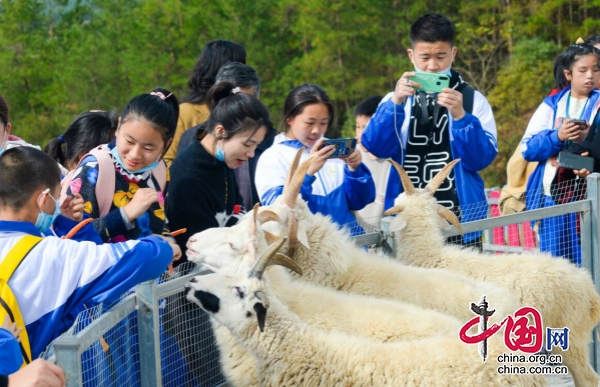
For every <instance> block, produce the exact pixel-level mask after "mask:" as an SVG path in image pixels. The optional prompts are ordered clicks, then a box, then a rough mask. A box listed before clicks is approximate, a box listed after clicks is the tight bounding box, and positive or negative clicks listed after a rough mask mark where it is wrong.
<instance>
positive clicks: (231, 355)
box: [211, 208, 462, 387]
mask: <svg viewBox="0 0 600 387" xmlns="http://www.w3.org/2000/svg"><path fill="white" fill-rule="evenodd" d="M254 214H256V208H255V210H254ZM255 222H256V219H255ZM257 232H258V233H260V232H261V230H260V228H254V230H250V233H251V234H254V233H257ZM263 239H264V238H259V240H263ZM253 251H255V248H250V249H249V251H248V252H247V253H246V254H252V253H253ZM279 259H280V260H279V263H280V264H285V265H286V266H287V267H288V268H291V269H292V270H294V271H296V272H300V271H301V270H300V269H299V268H297V267H296V266H295V265H294V264H293V262H292V263H289V262H286V260H285V259H283V258H279ZM249 260H250V261H252V262H255V261H256V258H254V257H250V259H249ZM215 262H217V261H216V260H215ZM221 262H222V261H221ZM212 269H213V271H215V272H217V273H224V274H227V273H226V271H224V270H223V269H222V268H220V267H214V266H213V267H212ZM266 274H268V276H266V280H267V281H268V284H269V286H270V287H271V288H272V289H274V291H275V292H276V293H277V295H278V298H279V299H280V301H282V302H283V304H284V305H285V306H286V307H287V308H289V309H290V310H291V311H292V312H293V313H294V314H296V315H298V317H299V318H300V319H301V320H302V321H304V322H306V323H308V324H311V325H313V326H318V327H320V328H322V329H325V330H334V329H337V330H340V331H343V332H347V333H352V334H356V335H360V336H365V337H371V338H372V339H374V340H377V341H379V342H383V343H385V342H388V341H397V340H401V339H405V340H407V339H419V338H423V337H429V336H432V335H446V336H452V337H456V335H457V332H459V330H460V327H461V325H462V323H461V322H460V321H459V320H457V319H456V318H453V317H450V316H447V315H445V314H442V313H439V312H435V311H433V310H428V309H422V308H419V307H416V306H414V305H411V304H406V303H400V302H397V301H392V300H382V299H376V298H372V297H366V296H360V295H353V294H349V293H343V292H337V291H334V290H333V289H330V288H324V287H321V286H316V285H313V284H310V283H307V282H303V281H293V280H292V278H291V276H290V275H289V274H288V272H287V271H286V270H285V269H283V268H281V267H277V266H275V267H271V268H269V270H268V271H267V272H266ZM374 316H376V318H374ZM211 323H212V326H213V331H214V336H215V339H216V342H217V347H218V349H219V353H220V360H221V369H222V371H223V375H224V376H225V377H226V379H227V381H228V382H229V383H230V384H232V385H233V386H236V387H242V386H243V387H250V386H258V377H257V375H256V372H255V371H254V366H255V364H256V362H255V360H254V358H253V357H252V356H251V355H250V354H248V352H247V351H246V350H245V349H244V348H243V347H242V346H241V345H240V344H239V343H238V342H237V341H236V340H235V339H234V338H233V336H232V334H231V333H230V332H229V331H228V330H227V329H226V328H224V327H223V326H222V325H220V324H219V323H218V322H215V321H214V319H212V318H211Z"/></svg>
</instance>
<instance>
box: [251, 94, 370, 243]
mask: <svg viewBox="0 0 600 387" xmlns="http://www.w3.org/2000/svg"><path fill="white" fill-rule="evenodd" d="M283 117H284V120H283V122H282V125H281V126H282V128H283V129H284V130H285V132H286V133H281V134H279V135H278V136H277V137H275V140H274V144H273V146H271V147H270V148H269V149H267V150H266V151H265V153H264V154H263V155H262V157H261V158H260V160H259V161H258V166H257V169H256V189H257V191H258V194H259V195H260V200H261V202H262V203H263V204H266V205H268V204H270V203H272V202H273V201H274V200H275V198H276V197H277V196H279V195H281V194H282V192H283V185H284V183H285V179H286V176H287V173H288V169H289V167H290V164H291V162H292V159H293V157H294V154H295V153H296V150H297V149H298V148H300V147H306V148H307V149H306V150H305V151H304V153H303V155H302V159H306V158H307V157H309V155H316V158H315V159H314V161H313V162H312V164H311V165H310V167H309V169H308V171H307V176H306V177H305V179H304V183H303V184H302V187H301V188H300V194H301V195H302V198H303V199H304V200H306V201H307V202H308V207H309V208H310V210H311V211H312V212H315V213H316V212H319V213H322V214H324V215H330V216H331V218H332V220H333V221H334V222H336V223H337V224H339V225H340V226H346V225H352V226H354V223H355V222H356V218H355V217H354V215H353V214H352V212H351V211H355V210H360V209H362V208H364V207H365V206H366V205H367V204H369V203H371V202H373V200H374V199H375V184H374V182H373V178H372V177H371V173H370V172H369V170H368V169H367V167H365V165H364V164H363V163H362V162H361V160H362V156H361V153H360V152H356V151H355V152H352V153H351V154H350V156H348V157H346V158H344V159H329V156H331V155H332V154H333V151H334V150H335V147H334V146H333V145H329V146H326V147H323V148H321V144H322V143H323V140H324V137H323V136H324V134H325V132H326V131H327V128H329V126H330V125H331V123H332V122H333V105H332V104H331V102H330V100H329V96H328V95H327V94H326V93H325V91H324V90H323V89H322V88H321V87H319V86H317V85H311V84H304V85H301V86H298V87H296V88H295V89H293V90H292V91H291V92H290V94H288V96H287V98H286V100H285V104H284V108H283ZM362 232H363V230H362V229H360V227H357V228H356V229H354V230H353V233H354V234H358V233H362Z"/></svg>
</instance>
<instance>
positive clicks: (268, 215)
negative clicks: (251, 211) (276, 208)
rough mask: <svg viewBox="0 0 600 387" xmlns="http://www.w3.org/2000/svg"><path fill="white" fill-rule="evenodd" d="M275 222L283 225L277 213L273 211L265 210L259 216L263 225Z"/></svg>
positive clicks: (259, 221) (259, 220)
mask: <svg viewBox="0 0 600 387" xmlns="http://www.w3.org/2000/svg"><path fill="white" fill-rule="evenodd" d="M272 220H273V221H275V222H279V223H281V218H280V217H279V215H277V214H276V213H275V212H273V211H271V210H263V211H261V212H260V214H258V223H260V224H263V223H267V222H269V221H272Z"/></svg>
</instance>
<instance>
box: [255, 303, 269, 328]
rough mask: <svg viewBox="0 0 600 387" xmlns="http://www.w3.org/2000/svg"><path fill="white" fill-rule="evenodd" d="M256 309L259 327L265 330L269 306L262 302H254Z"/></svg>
mask: <svg viewBox="0 0 600 387" xmlns="http://www.w3.org/2000/svg"><path fill="white" fill-rule="evenodd" d="M254 311H255V312H256V319H257V320H258V329H260V331H261V332H264V331H265V321H266V319H267V308H265V306H264V305H263V304H261V303H260V302H257V303H256V304H254Z"/></svg>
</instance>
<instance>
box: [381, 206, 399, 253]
mask: <svg viewBox="0 0 600 387" xmlns="http://www.w3.org/2000/svg"><path fill="white" fill-rule="evenodd" d="M393 219H394V218H393V217H391V216H386V217H384V218H383V219H381V230H382V232H383V238H382V239H383V240H382V242H381V249H382V250H383V253H384V254H385V255H389V256H391V257H394V258H395V257H397V256H398V243H397V241H396V235H394V233H393V232H392V231H391V230H390V226H391V223H392V220H393Z"/></svg>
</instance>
